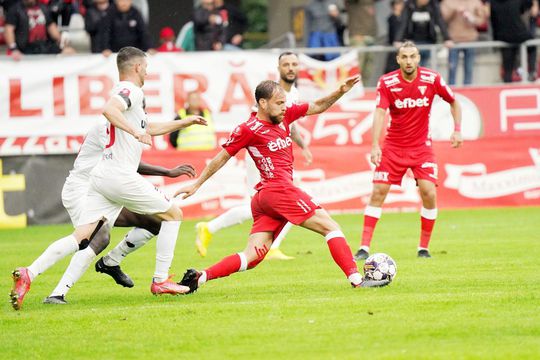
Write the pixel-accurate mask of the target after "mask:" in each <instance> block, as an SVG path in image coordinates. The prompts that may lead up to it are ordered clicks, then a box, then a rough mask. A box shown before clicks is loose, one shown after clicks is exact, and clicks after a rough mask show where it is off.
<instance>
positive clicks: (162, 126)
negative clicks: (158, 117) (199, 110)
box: [146, 115, 207, 136]
mask: <svg viewBox="0 0 540 360" xmlns="http://www.w3.org/2000/svg"><path fill="white" fill-rule="evenodd" d="M191 125H204V126H206V125H207V122H206V119H205V118H203V117H202V116H197V115H191V116H188V117H186V118H185V119H182V120H175V121H161V122H152V123H149V124H148V128H147V129H146V131H147V132H148V134H150V135H152V136H156V135H163V134H168V133H171V132H173V131H176V130H180V129H183V128H185V127H188V126H191Z"/></svg>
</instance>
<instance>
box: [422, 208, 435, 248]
mask: <svg viewBox="0 0 540 360" xmlns="http://www.w3.org/2000/svg"><path fill="white" fill-rule="evenodd" d="M421 221H422V232H421V234H420V245H418V247H420V248H423V249H427V248H428V246H429V240H431V232H432V231H433V226H434V225H435V219H427V218H425V217H424V216H422V217H421Z"/></svg>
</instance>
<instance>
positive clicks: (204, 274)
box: [197, 271, 207, 286]
mask: <svg viewBox="0 0 540 360" xmlns="http://www.w3.org/2000/svg"><path fill="white" fill-rule="evenodd" d="M206 278H207V276H206V271H203V272H202V274H201V277H200V278H199V280H197V285H199V286H201V285H202V284H204V283H205V282H206Z"/></svg>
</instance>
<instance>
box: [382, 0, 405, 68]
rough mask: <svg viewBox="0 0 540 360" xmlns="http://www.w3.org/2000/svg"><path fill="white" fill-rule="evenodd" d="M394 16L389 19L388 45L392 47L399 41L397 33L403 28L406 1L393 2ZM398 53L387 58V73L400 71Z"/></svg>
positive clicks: (393, 53) (392, 53) (394, 0)
mask: <svg viewBox="0 0 540 360" xmlns="http://www.w3.org/2000/svg"><path fill="white" fill-rule="evenodd" d="M390 4H391V5H392V15H390V16H389V17H388V44H389V45H392V44H394V42H396V41H398V39H396V33H397V31H398V29H399V27H400V26H401V21H402V17H401V16H402V15H403V7H404V6H405V2H404V0H392V2H391V3H390ZM396 56H397V52H391V53H389V54H388V56H387V58H386V68H385V70H384V72H385V73H389V72H391V71H394V70H397V69H399V64H398V63H397V61H396Z"/></svg>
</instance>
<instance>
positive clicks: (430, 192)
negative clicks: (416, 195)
mask: <svg viewBox="0 0 540 360" xmlns="http://www.w3.org/2000/svg"><path fill="white" fill-rule="evenodd" d="M420 196H421V197H422V199H424V200H430V201H433V200H435V198H436V196H437V190H436V189H432V188H429V189H422V190H420Z"/></svg>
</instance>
